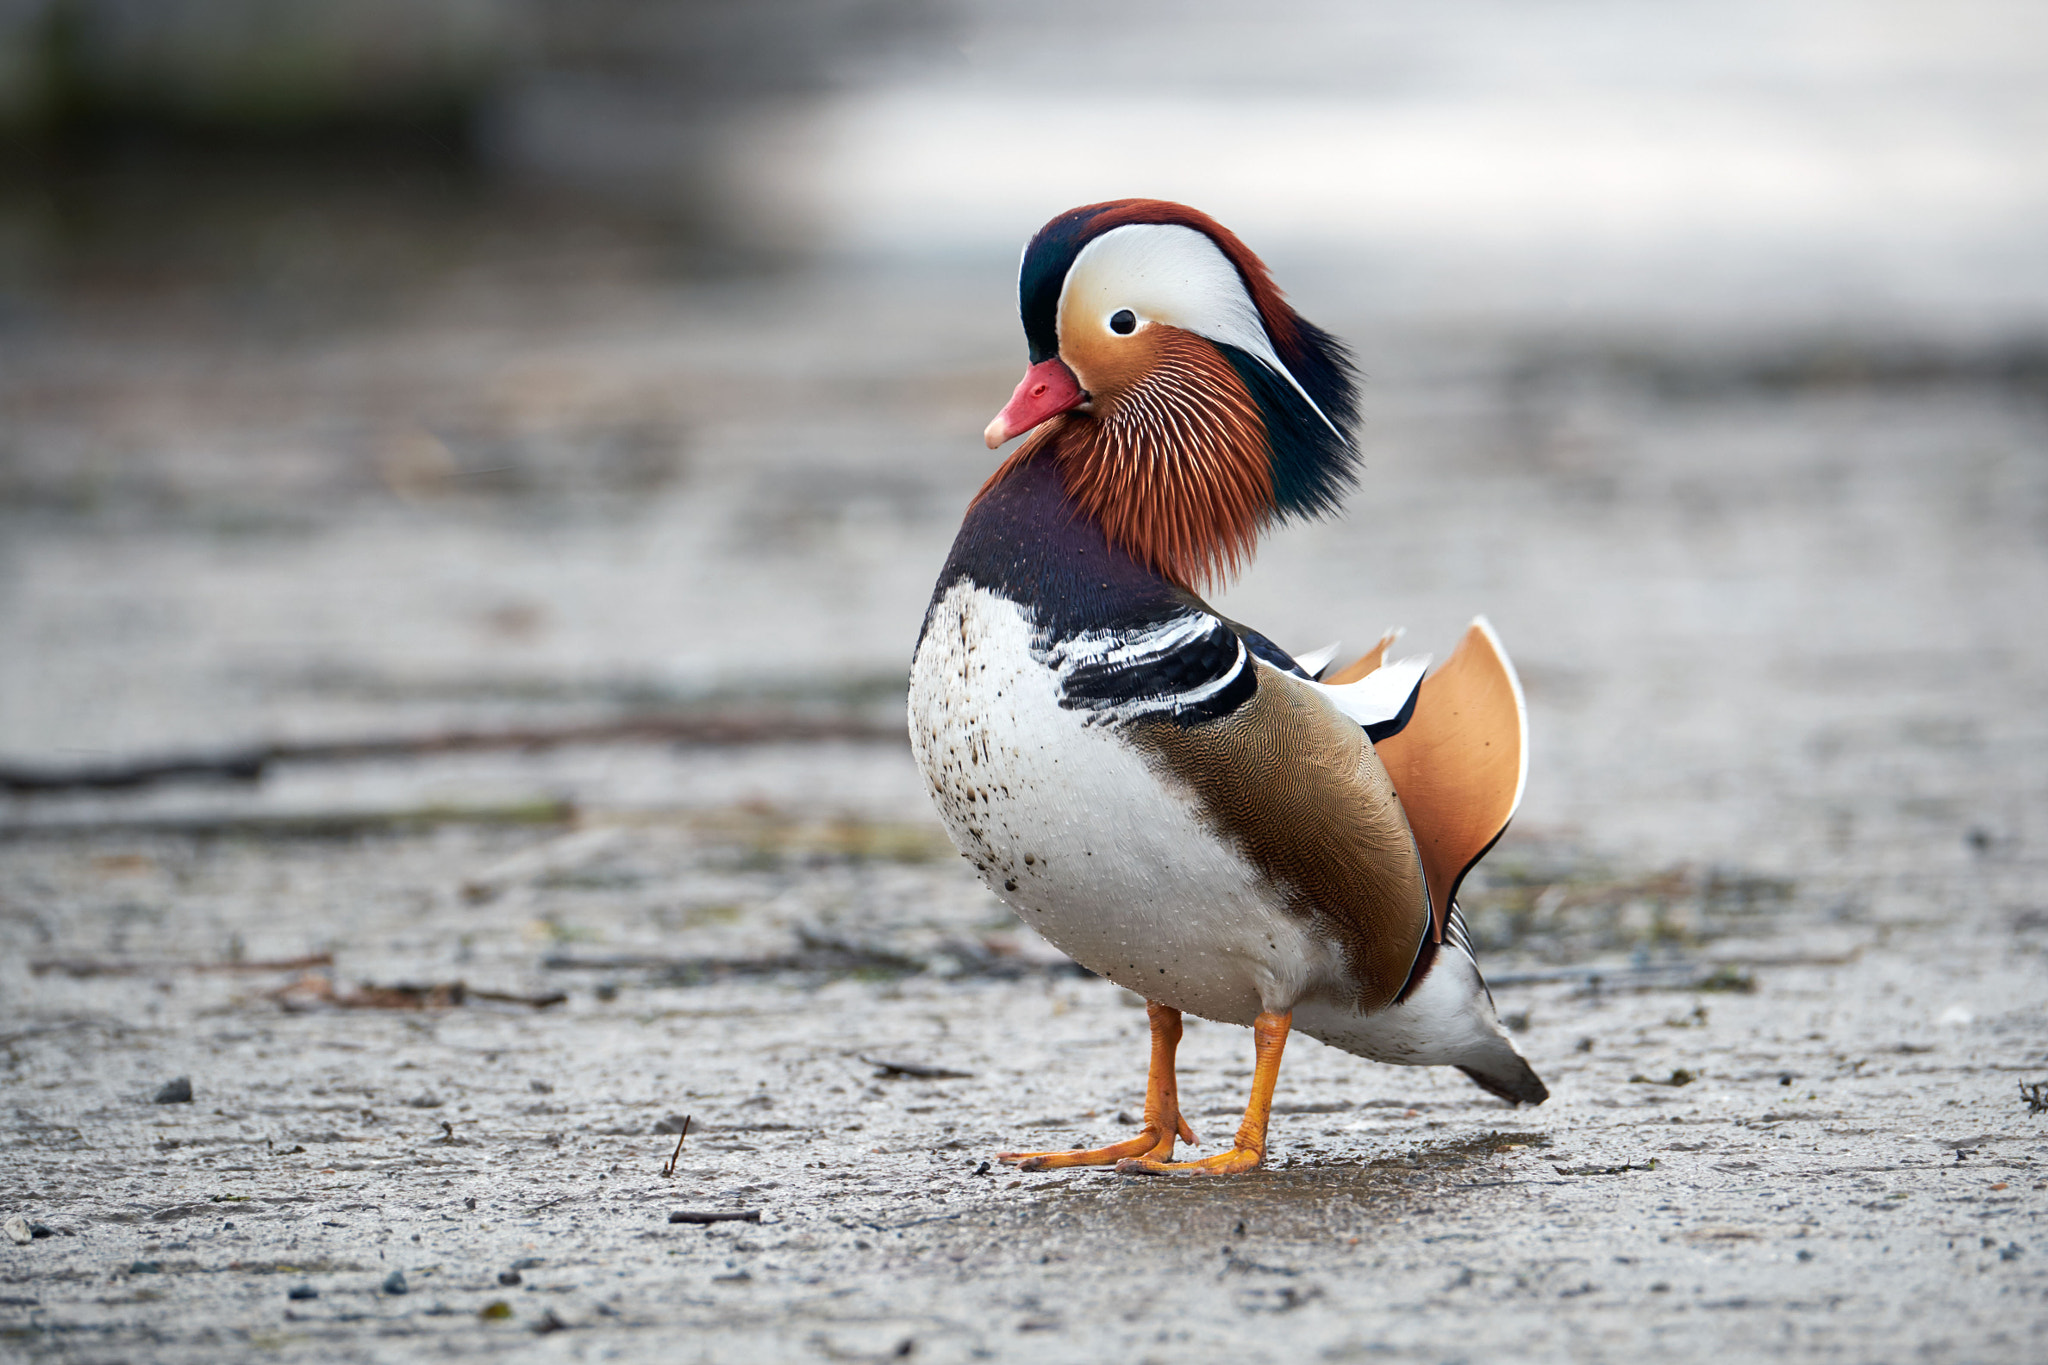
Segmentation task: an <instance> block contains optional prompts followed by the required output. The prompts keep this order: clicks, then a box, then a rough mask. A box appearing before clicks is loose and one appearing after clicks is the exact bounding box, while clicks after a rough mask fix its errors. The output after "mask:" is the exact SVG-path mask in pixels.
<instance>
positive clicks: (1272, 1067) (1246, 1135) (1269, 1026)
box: [1116, 1010, 1294, 1175]
mask: <svg viewBox="0 0 2048 1365" xmlns="http://www.w3.org/2000/svg"><path fill="white" fill-rule="evenodd" d="M1293 1025H1294V1011H1292V1010H1288V1011H1286V1012H1285V1013H1274V1012H1272V1011H1270V1010H1268V1011H1264V1012H1262V1013H1261V1014H1260V1015H1259V1017H1258V1018H1257V1019H1256V1020H1254V1021H1253V1022H1252V1042H1253V1045H1254V1046H1255V1047H1256V1048H1257V1049H1258V1063H1257V1065H1256V1066H1255V1067H1254V1068H1253V1070H1252V1098H1251V1102H1250V1103H1248V1104H1246V1105H1245V1107H1244V1122H1243V1123H1241V1124H1239V1125H1238V1126H1237V1141H1236V1142H1234V1143H1232V1144H1231V1147H1230V1150H1229V1151H1227V1152H1218V1153H1217V1154H1216V1155H1215V1156H1206V1157H1203V1158H1202V1159H1201V1160H1200V1161H1161V1160H1159V1159H1158V1158H1157V1157H1154V1156H1150V1155H1146V1156H1134V1157H1131V1158H1129V1159H1128V1160H1125V1161H1119V1162H1118V1163H1117V1165H1116V1168H1117V1169H1118V1170H1119V1171H1124V1172H1141V1173H1145V1174H1150V1175H1162V1174H1165V1173H1167V1172H1171V1171H1195V1172H1199V1173H1201V1174H1204V1175H1238V1174H1240V1173H1242V1172H1244V1171H1256V1170H1257V1169H1259V1164H1260V1163H1261V1162H1263V1161H1264V1160H1265V1159H1266V1120H1267V1119H1268V1118H1270V1117H1271V1116H1272V1113H1273V1084H1274V1082H1276V1081H1278V1080H1279V1079H1280V1054H1281V1053H1282V1052H1284V1051H1286V1050H1287V1031H1288V1029H1290V1028H1292V1027H1293Z"/></svg>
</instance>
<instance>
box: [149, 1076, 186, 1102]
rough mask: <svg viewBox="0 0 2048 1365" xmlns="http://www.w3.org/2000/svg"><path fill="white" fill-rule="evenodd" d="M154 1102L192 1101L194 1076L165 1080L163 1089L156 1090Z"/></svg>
mask: <svg viewBox="0 0 2048 1365" xmlns="http://www.w3.org/2000/svg"><path fill="white" fill-rule="evenodd" d="M152 1102H153V1103H155V1104H190V1103H192V1078H191V1077H190V1076H180V1077H178V1078H177V1079H176V1080H172V1081H165V1082H164V1086H163V1089H161V1090H159V1091H157V1092H156V1099H155V1100H154V1101H152Z"/></svg>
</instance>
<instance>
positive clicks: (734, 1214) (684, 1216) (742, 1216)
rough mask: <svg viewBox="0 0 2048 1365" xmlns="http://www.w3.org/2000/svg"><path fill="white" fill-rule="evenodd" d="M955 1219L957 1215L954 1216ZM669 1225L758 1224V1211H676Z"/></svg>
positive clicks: (759, 1213)
mask: <svg viewBox="0 0 2048 1365" xmlns="http://www.w3.org/2000/svg"><path fill="white" fill-rule="evenodd" d="M954 1216H955V1217H958V1216H959V1215H957V1214H955V1215H954ZM668 1221H669V1222H671V1223H758V1222H760V1221H761V1210H759V1209H677V1210H676V1211H675V1212H674V1213H672V1214H670V1215H669V1216H668Z"/></svg>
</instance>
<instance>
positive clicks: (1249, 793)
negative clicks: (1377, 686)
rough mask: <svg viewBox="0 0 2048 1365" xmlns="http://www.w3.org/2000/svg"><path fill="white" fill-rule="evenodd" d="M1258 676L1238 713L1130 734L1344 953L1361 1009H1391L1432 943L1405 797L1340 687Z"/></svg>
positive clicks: (1276, 671)
mask: <svg viewBox="0 0 2048 1365" xmlns="http://www.w3.org/2000/svg"><path fill="white" fill-rule="evenodd" d="M1256 668H1257V675H1256V676H1257V688H1256V690H1255V691H1254V692H1252V693H1251V695H1250V696H1248V697H1246V698H1245V699H1244V700H1243V701H1242V703H1241V704H1239V705H1238V706H1236V707H1235V708H1234V709H1232V710H1231V711H1230V712H1229V713H1228V714H1226V715H1220V716H1214V717H1209V718H1204V719H1201V720H1199V721H1196V722H1194V723H1192V724H1190V723H1186V722H1185V721H1176V720H1174V719H1169V718H1166V717H1160V718H1157V719H1149V720H1146V721H1142V722H1139V723H1136V724H1133V725H1131V726H1130V728H1129V729H1128V730H1127V731H1126V733H1127V735H1128V737H1129V739H1130V741H1131V742H1132V743H1133V744H1134V745H1136V746H1137V747H1138V748H1139V749H1140V751H1141V752H1144V753H1145V754H1146V756H1147V757H1148V759H1149V760H1150V761H1151V762H1152V763H1153V764H1154V765H1155V768H1156V769H1157V770H1158V771H1160V772H1161V773H1162V775H1163V776H1165V777H1167V778H1168V779H1169V780H1171V781H1173V782H1175V783H1176V784H1177V785H1179V786H1181V787H1182V788H1183V789H1184V790H1186V791H1187V792H1188V793H1189V794H1190V795H1191V796H1192V797H1193V799H1194V800H1195V802H1196V803H1197V805H1198V807H1199V808H1200V809H1201V811H1202V812H1203V815H1204V817H1205V819H1206V822H1207V823H1208V825H1209V826H1210V828H1211V829H1213V830H1214V831H1215V832H1216V834H1217V835H1218V836H1219V837H1221V838H1222V839H1223V840H1225V841H1226V842H1227V843H1228V844H1230V845H1231V846H1232V847H1233V848H1235V849H1236V850H1237V851H1238V852H1239V853H1240V855H1242V856H1243V857H1244V858H1245V860H1246V861H1247V862H1249V863H1251V864H1252V866H1253V867H1255V868H1256V869H1257V870H1258V871H1259V872H1260V873H1261V874H1262V875H1263V876H1264V877H1266V878H1267V879H1268V880H1269V881H1270V883H1271V884H1272V885H1274V886H1275V887H1276V888H1278V889H1279V890H1280V892H1281V894H1282V895H1283V896H1284V897H1285V899H1286V901H1287V903H1288V904H1289V905H1290V907H1291V908H1293V909H1294V910H1295V911H1296V912H1297V913H1300V914H1303V915H1306V916H1309V917H1311V918H1313V919H1314V920H1315V921H1316V922H1317V924H1318V926H1319V927H1321V928H1322V929H1323V930H1324V931H1325V932H1327V933H1328V934H1329V935H1330V937H1331V938H1333V939H1334V940H1335V941H1336V942H1337V943H1338V944H1339V945H1340V946H1341V948H1342V950H1343V952H1344V956H1345V960H1346V963H1347V965H1348V966H1349V968H1350V971H1351V975H1352V977H1353V979H1354V981H1355V983H1356V985H1357V987H1358V997H1357V1008H1359V1009H1361V1010H1368V1011H1369V1010H1375V1009H1379V1008H1381V1007H1383V1006H1385V1005H1387V1004H1389V1003H1391V1002H1392V1001H1393V999H1394V998H1395V996H1396V995H1397V994H1399V992H1400V990H1401V988H1402V986H1403V985H1405V984H1406V982H1407V980H1408V976H1409V972H1410V970H1411V969H1412V968H1413V966H1414V964H1415V960H1416V954H1417V953H1418V952H1419V951H1420V949H1421V947H1422V944H1423V942H1424V941H1425V939H1426V938H1427V937H1428V936H1429V934H1430V931H1431V918H1430V899H1429V889H1428V885H1427V883H1426V881H1425V879H1424V874H1423V865H1422V861H1421V858H1420V855H1419V853H1418V851H1417V848H1416V843H1415V839H1414V837H1413V836H1412V835H1411V834H1410V833H1409V828H1408V822H1407V820H1406V819H1405V818H1403V815H1402V803H1401V798H1400V797H1399V796H1398V795H1396V793H1395V790H1394V785H1393V783H1392V781H1391V780H1390V779H1389V778H1388V775H1387V770H1386V768H1385V767H1384V766H1383V765H1382V764H1381V762H1380V760H1379V758H1378V757H1377V755H1376V754H1375V753H1374V751H1373V745H1372V744H1371V742H1369V741H1368V739H1367V738H1366V732H1365V730H1364V729H1363V727H1362V726H1361V725H1360V724H1359V722H1358V721H1356V720H1355V719H1354V718H1353V717H1352V716H1350V715H1348V714H1346V713H1345V711H1344V710H1342V709H1340V707H1339V706H1338V705H1337V703H1336V701H1335V700H1333V697H1332V693H1333V692H1334V691H1337V690H1338V689H1331V688H1327V687H1324V686H1321V685H1319V684H1316V683H1313V682H1310V681H1308V680H1306V679H1305V678H1302V677H1300V676H1299V675H1297V674H1295V673H1292V672H1287V671H1283V670H1282V669H1280V668H1278V667H1276V666H1274V665H1272V664H1270V663H1268V662H1266V661H1265V660H1263V659H1259V660H1257V662H1256ZM1418 673H1419V670H1418Z"/></svg>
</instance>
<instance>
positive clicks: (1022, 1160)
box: [996, 1117, 1195, 1171]
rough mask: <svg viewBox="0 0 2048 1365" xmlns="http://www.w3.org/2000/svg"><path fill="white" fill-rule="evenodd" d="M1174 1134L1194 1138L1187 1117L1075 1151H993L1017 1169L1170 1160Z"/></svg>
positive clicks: (1004, 1161) (1043, 1168) (1190, 1139)
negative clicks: (1124, 1138)
mask: <svg viewBox="0 0 2048 1365" xmlns="http://www.w3.org/2000/svg"><path fill="white" fill-rule="evenodd" d="M1176 1135H1178V1136H1180V1137H1184V1138H1186V1139H1187V1140H1188V1141H1189V1142H1193V1141H1194V1140H1195V1132H1194V1129H1192V1128H1190V1127H1188V1123H1187V1120H1186V1119H1183V1118H1178V1117H1176V1118H1175V1120H1174V1126H1173V1127H1172V1128H1167V1127H1164V1126H1157V1127H1155V1126H1154V1125H1152V1124H1150V1123H1148V1124H1146V1125H1145V1129H1144V1131H1143V1132H1141V1133H1139V1134H1138V1135H1137V1136H1136V1137H1134V1138H1132V1139H1130V1140H1129V1141H1128V1142H1116V1143H1112V1144H1110V1145H1109V1146H1107V1147H1095V1148H1092V1149H1090V1150H1087V1151H1076V1152H997V1153H996V1160H998V1161H1000V1162H1002V1163H1003V1164H1004V1165H1006V1166H1015V1167H1016V1168H1017V1169H1018V1170H1020V1171H1055V1170H1058V1169H1060V1168H1061V1167H1063V1166H1115V1165H1118V1163H1128V1162H1131V1161H1150V1162H1154V1163H1159V1162H1170V1161H1172V1160H1173V1142H1174V1138H1175V1136H1176Z"/></svg>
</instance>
